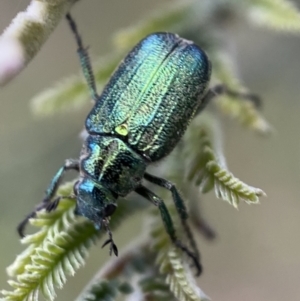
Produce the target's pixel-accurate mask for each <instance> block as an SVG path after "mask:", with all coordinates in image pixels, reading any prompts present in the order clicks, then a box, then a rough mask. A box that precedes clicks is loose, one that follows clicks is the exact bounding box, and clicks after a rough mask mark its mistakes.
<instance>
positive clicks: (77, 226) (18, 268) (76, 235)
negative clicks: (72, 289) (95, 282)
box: [2, 184, 144, 301]
mask: <svg viewBox="0 0 300 301" xmlns="http://www.w3.org/2000/svg"><path fill="white" fill-rule="evenodd" d="M67 186H68V187H72V185H69V184H68V185H67ZM65 187H66V186H65ZM65 187H64V186H62V189H61V192H62V194H65V193H66V192H67V190H68V189H66V188H65ZM70 192H71V190H70V191H69V193H70ZM59 193H60V191H59ZM143 205H144V203H143V202H140V203H138V204H136V203H135V202H129V201H125V200H120V201H119V203H118V210H117V211H116V213H115V214H114V215H113V218H112V220H111V223H110V226H111V228H112V229H114V228H116V226H117V225H118V224H119V223H120V221H121V220H123V219H124V218H125V217H126V216H127V215H128V214H130V213H133V212H134V211H135V210H138V209H140V208H141V206H143ZM74 209H75V202H74V201H73V200H68V199H64V200H62V201H61V202H60V204H59V206H58V208H57V210H55V211H54V212H51V213H48V212H45V211H40V212H38V214H37V218H34V219H31V220H30V223H31V224H32V225H34V226H37V227H39V228H41V229H40V231H39V232H37V233H35V234H32V235H28V236H27V237H25V238H24V239H23V242H24V243H26V244H30V246H29V247H28V248H27V249H26V250H25V251H24V253H23V254H21V255H20V256H18V257H17V259H16V261H15V262H14V263H13V264H12V265H11V266H10V267H9V268H8V272H9V274H10V275H11V276H16V280H9V284H10V285H11V286H12V287H13V288H14V290H13V291H2V294H3V295H4V296H5V299H4V300H6V301H8V300H11V301H21V300H28V301H36V300H38V296H39V292H40V291H41V292H42V293H43V295H44V297H45V298H46V299H47V300H53V299H54V298H55V295H56V294H55V288H61V287H62V286H63V285H64V283H65V282H66V280H67V275H74V274H75V271H76V270H77V269H78V268H79V267H80V266H82V265H83V264H84V262H85V259H86V256H87V255H88V249H89V248H90V246H91V245H92V243H93V242H94V241H95V240H96V239H97V238H98V237H100V236H102V234H103V233H104V232H102V231H101V232H98V231H97V230H96V229H95V228H94V226H93V224H92V223H90V222H89V221H88V220H86V219H84V218H80V217H76V216H75V215H74Z"/></svg>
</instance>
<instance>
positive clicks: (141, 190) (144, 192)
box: [135, 186, 202, 276]
mask: <svg viewBox="0 0 300 301" xmlns="http://www.w3.org/2000/svg"><path fill="white" fill-rule="evenodd" d="M135 192H136V193H138V194H140V195H141V196H143V197H144V198H146V199H147V200H148V201H150V202H151V203H152V204H154V205H155V206H157V207H158V209H159V211H160V214H161V217H162V220H163V223H164V226H165V229H166V231H167V233H168V235H169V237H170V239H171V240H172V242H173V243H174V245H176V246H177V247H178V248H180V249H181V250H182V251H183V252H185V253H186V254H187V255H188V256H189V257H190V258H191V259H192V260H193V262H194V264H195V267H196V269H197V276H199V275H200V274H201V271H202V266H201V264H200V262H199V258H198V254H194V253H193V252H191V251H190V250H189V249H188V248H187V247H186V246H185V245H184V244H183V243H182V242H181V241H180V240H179V239H178V238H177V237H176V233H175V228H174V225H173V221H172V218H171V215H170V213H169V211H168V209H167V207H166V205H165V203H164V201H163V200H162V199H161V198H159V197H158V196H157V195H155V194H154V193H153V192H152V191H150V190H149V189H148V188H146V187H144V186H139V187H138V188H136V189H135Z"/></svg>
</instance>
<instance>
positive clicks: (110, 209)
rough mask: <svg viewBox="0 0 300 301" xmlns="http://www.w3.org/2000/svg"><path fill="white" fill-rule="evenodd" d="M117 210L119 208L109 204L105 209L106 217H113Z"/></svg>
mask: <svg viewBox="0 0 300 301" xmlns="http://www.w3.org/2000/svg"><path fill="white" fill-rule="evenodd" d="M116 209H117V206H116V205H115V204H108V205H107V206H106V207H105V208H104V215H105V216H111V215H112V214H113V213H114V212H115V210H116Z"/></svg>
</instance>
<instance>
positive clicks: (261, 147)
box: [0, 0, 300, 301]
mask: <svg viewBox="0 0 300 301" xmlns="http://www.w3.org/2000/svg"><path fill="white" fill-rule="evenodd" d="M162 2H168V1H167V0H164V1H162V0H155V1H154V0H152V1H147V0H128V1H120V0H101V1H99V0H89V3H88V4H87V1H81V2H80V3H79V4H78V5H76V6H75V7H74V10H73V14H74V17H75V18H76V21H77V23H78V26H79V29H80V32H81V33H82V36H83V38H84V42H85V44H86V45H90V52H91V56H92V57H95V56H96V55H100V54H105V53H106V52H108V51H109V50H110V49H111V44H110V37H111V34H112V33H114V32H115V31H116V30H118V29H119V28H122V27H126V26H128V25H130V24H132V23H133V22H134V20H140V19H141V18H142V17H143V16H144V15H146V14H147V12H148V11H150V10H152V9H154V8H155V7H157V6H158V5H159V4H161V3H162ZM294 2H295V0H294ZM299 2H300V1H299ZM28 3H29V0H28V1H25V0H18V1H9V0H1V1H0V30H1V31H2V30H3V29H4V28H5V27H6V26H7V25H8V24H9V23H10V21H11V19H12V18H13V17H14V16H15V15H16V14H17V12H19V11H21V10H23V9H24V8H25V7H26V6H27V5H28ZM298 5H299V7H300V4H299V3H298ZM230 30H231V34H232V35H233V36H235V38H236V45H235V46H236V54H235V55H236V60H237V62H238V66H239V70H240V74H241V77H242V79H243V80H244V82H245V84H246V86H248V87H249V88H250V89H251V90H252V91H255V92H257V93H259V94H260V95H261V96H262V97H263V99H264V111H263V113H264V116H265V117H266V119H267V120H268V121H269V122H270V123H271V124H272V125H273V127H274V129H275V133H274V135H273V136H272V137H270V138H262V137H260V136H258V135H256V134H254V133H252V132H250V131H247V130H245V129H243V128H241V127H240V126H239V124H238V123H237V122H235V121H231V120H228V119H226V118H224V120H223V121H224V148H225V154H226V158H227V161H228V166H229V169H230V170H231V171H232V172H233V173H234V174H235V176H237V177H239V178H240V179H242V180H243V181H245V182H246V183H248V184H250V185H253V186H257V187H260V188H262V189H263V190H264V191H266V192H267V195H268V197H267V198H262V199H261V204H260V205H256V206H255V205H253V206H248V205H246V204H241V205H240V207H239V211H237V210H235V209H234V208H233V207H232V206H229V205H228V204H227V203H225V202H223V201H220V200H217V199H216V198H215V197H214V195H213V194H212V193H211V194H209V195H208V196H206V197H205V199H204V201H203V210H204V216H205V217H206V219H207V220H208V221H209V222H210V224H211V225H212V226H213V227H214V229H215V230H216V231H217V234H218V236H217V239H215V240H214V241H213V242H207V241H205V240H204V239H203V238H202V237H199V244H200V245H199V246H200V249H201V253H202V262H203V265H204V268H205V270H204V274H203V275H202V276H201V278H200V279H199V285H200V287H201V288H202V289H203V290H204V292H205V293H206V294H207V295H209V296H210V297H211V298H212V300H215V301H219V300H222V301H238V300H243V301H248V300H249V301H250V300H251V301H253V300H255V301H267V300H272V301H279V300H296V299H297V298H298V297H297V296H299V295H300V286H299V279H300V235H299V229H300V192H299V189H298V188H299V180H300V156H299V154H300V141H299V127H300V118H299V112H300V101H299V92H300V85H299V78H300V60H299V53H300V38H299V37H297V36H296V35H294V36H293V35H287V34H280V33H274V32H272V31H268V30H262V29H255V28H250V27H248V26H247V25H246V24H245V23H240V24H237V26H234V28H231V29H230ZM78 70H79V64H78V60H77V56H76V48H75V44H74V40H73V37H72V35H71V34H70V30H69V28H68V27H67V26H66V23H65V22H62V23H61V24H60V26H59V27H58V28H57V29H56V31H55V32H54V34H52V36H51V37H50V39H49V40H48V42H47V43H46V45H45V46H44V47H43V49H42V51H40V53H39V54H38V56H37V57H36V58H35V59H34V61H33V62H32V63H31V64H30V65H29V66H28V67H27V68H26V69H25V70H24V71H23V72H22V73H21V74H20V75H19V76H18V77H17V78H16V79H15V80H14V81H12V82H11V83H10V84H9V85H7V86H6V87H5V88H2V89H1V91H0V200H1V201H0V252H1V256H0V288H1V289H2V288H8V285H7V284H6V281H7V275H6V271H5V268H6V267H7V266H8V265H9V264H11V263H12V261H13V260H14V259H15V256H16V255H17V254H18V253H20V251H21V250H22V246H21V244H20V242H19V238H18V236H17V233H16V225H17V224H18V223H19V222H20V220H21V219H22V218H23V217H24V215H25V214H27V213H28V212H29V211H30V210H31V208H33V207H34V205H35V204H37V203H38V202H39V201H40V200H41V199H42V196H43V192H44V190H45V189H46V187H47V185H48V183H49V181H50V179H51V177H52V176H53V175H54V173H55V172H56V170H57V169H58V168H59V167H60V165H61V164H62V163H63V162H64V159H65V158H72V157H73V158H76V157H78V154H79V151H80V148H81V141H80V139H79V138H78V133H79V131H80V130H81V129H82V126H83V122H84V119H85V117H86V114H87V112H88V111H89V109H90V107H91V104H87V105H86V107H85V108H84V110H80V111H79V112H76V111H74V112H71V113H70V114H66V115H63V114H62V115H58V116H55V117H50V118H36V117H34V116H33V115H32V114H31V112H30V107H29V100H30V99H31V98H32V97H33V96H34V95H35V94H37V93H38V92H40V91H41V90H42V89H45V88H47V87H49V86H50V85H51V84H53V82H55V81H57V80H58V79H60V78H61V77H64V76H67V75H69V74H71V73H76V72H78ZM142 218H143V214H139V217H132V218H131V219H129V220H127V222H126V223H124V224H123V226H122V229H119V231H116V233H115V241H117V242H118V246H119V248H120V249H121V246H122V245H125V244H126V243H127V241H128V240H131V239H132V238H133V237H135V236H136V235H137V234H138V233H139V229H140V227H137V226H136V225H139V224H140V223H141V219H142ZM108 259H109V255H108V252H107V250H105V251H103V250H101V249H100V246H99V245H97V246H96V247H93V248H92V250H91V256H90V258H89V259H88V261H87V264H86V266H85V267H84V268H82V269H80V270H79V272H77V274H76V276H75V277H74V278H71V279H69V281H68V282H67V285H66V286H65V288H64V289H63V290H62V291H58V300H73V299H74V298H75V297H76V296H77V295H78V294H79V292H80V291H81V290H82V288H83V287H84V285H85V284H86V283H87V282H88V280H89V279H90V278H91V277H92V275H94V274H95V273H96V271H97V270H98V267H100V266H101V265H102V264H103V262H105V261H107V260H108Z"/></svg>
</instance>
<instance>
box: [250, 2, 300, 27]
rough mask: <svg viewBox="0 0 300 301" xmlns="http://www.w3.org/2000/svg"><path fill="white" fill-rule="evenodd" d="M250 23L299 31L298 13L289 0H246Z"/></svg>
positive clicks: (299, 19) (299, 15)
mask: <svg viewBox="0 0 300 301" xmlns="http://www.w3.org/2000/svg"><path fill="white" fill-rule="evenodd" d="M247 2H249V10H246V13H247V16H248V18H249V20H250V22H251V23H253V24H257V25H260V26H265V27H269V28H272V29H277V30H281V31H290V32H299V31H300V13H299V10H298V9H297V8H296V5H295V4H294V3H293V2H291V1H289V0H248V1H247Z"/></svg>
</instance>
